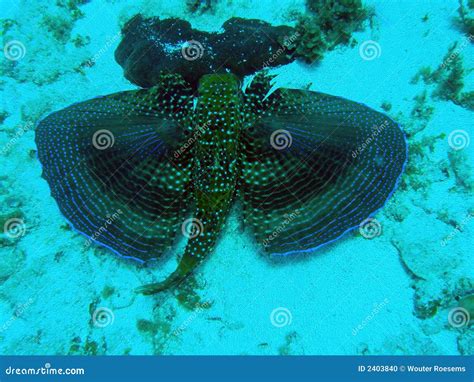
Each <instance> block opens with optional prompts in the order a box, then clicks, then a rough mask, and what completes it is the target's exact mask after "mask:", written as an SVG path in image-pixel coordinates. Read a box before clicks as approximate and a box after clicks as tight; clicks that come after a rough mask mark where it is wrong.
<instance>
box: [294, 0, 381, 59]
mask: <svg viewBox="0 0 474 382" xmlns="http://www.w3.org/2000/svg"><path fill="white" fill-rule="evenodd" d="M307 7H308V9H309V11H310V12H311V13H312V14H310V15H307V16H303V17H302V18H301V19H300V21H299V22H298V25H297V26H296V29H297V31H298V33H299V34H300V35H301V37H300V39H299V41H298V42H297V47H296V51H295V56H298V57H301V58H302V59H303V60H305V61H306V62H308V63H313V62H315V61H318V60H320V59H321V58H322V57H323V56H324V53H325V52H326V51H328V50H332V49H334V48H335V47H336V46H338V45H339V44H344V45H349V44H350V43H351V42H352V43H354V41H353V40H352V33H354V32H355V31H357V30H361V29H362V27H363V24H364V21H365V20H366V19H367V18H369V17H370V16H371V15H372V12H371V11H369V10H368V9H367V8H365V7H364V6H363V5H362V1H361V0H307Z"/></svg>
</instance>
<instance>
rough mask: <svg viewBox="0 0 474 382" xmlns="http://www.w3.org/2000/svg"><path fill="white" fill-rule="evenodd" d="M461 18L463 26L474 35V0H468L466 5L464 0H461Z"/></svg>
mask: <svg viewBox="0 0 474 382" xmlns="http://www.w3.org/2000/svg"><path fill="white" fill-rule="evenodd" d="M459 18H460V22H461V24H462V27H463V29H464V31H465V32H466V33H469V35H471V36H473V35H474V0H467V5H464V0H459Z"/></svg>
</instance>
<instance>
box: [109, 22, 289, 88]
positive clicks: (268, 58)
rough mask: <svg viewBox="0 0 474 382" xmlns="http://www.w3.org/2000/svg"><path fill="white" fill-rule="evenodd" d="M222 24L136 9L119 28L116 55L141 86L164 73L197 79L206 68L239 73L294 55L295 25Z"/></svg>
mask: <svg viewBox="0 0 474 382" xmlns="http://www.w3.org/2000/svg"><path fill="white" fill-rule="evenodd" d="M222 29H223V32H222V33H209V32H203V31H199V30H195V29H193V28H192V27H191V24H190V23H189V22H187V21H184V20H180V19H165V20H160V19H159V18H158V17H152V18H148V19H145V18H143V17H142V16H141V15H136V16H135V17H133V18H132V19H131V20H130V21H129V22H128V23H127V24H126V25H125V26H124V28H123V30H122V35H123V38H122V41H121V43H120V44H119V46H118V47H117V50H116V51H115V59H116V60H117V62H118V63H119V64H120V65H121V66H122V67H123V68H124V74H125V77H126V78H127V79H128V80H129V81H131V82H133V83H134V84H136V85H139V86H141V87H145V88H147V87H151V86H153V85H155V84H156V83H157V82H158V78H159V77H160V76H161V75H162V74H166V73H179V74H181V75H182V76H183V78H184V79H185V80H186V81H187V82H189V83H191V84H192V85H196V84H197V82H198V80H199V78H201V76H203V75H204V74H209V73H219V72H222V73H225V72H229V71H230V72H232V73H234V74H236V75H237V76H239V77H243V76H245V75H248V74H253V73H255V72H256V71H258V70H260V69H263V68H264V67H274V66H278V65H284V64H288V63H289V62H291V61H293V58H291V55H292V53H293V51H294V47H293V42H294V41H295V40H296V37H297V36H298V33H297V32H296V30H295V29H294V28H291V27H288V26H277V27H274V26H272V25H270V24H268V23H266V22H263V21H260V20H247V19H242V18H232V19H229V20H227V21H226V22H225V23H224V24H223V26H222Z"/></svg>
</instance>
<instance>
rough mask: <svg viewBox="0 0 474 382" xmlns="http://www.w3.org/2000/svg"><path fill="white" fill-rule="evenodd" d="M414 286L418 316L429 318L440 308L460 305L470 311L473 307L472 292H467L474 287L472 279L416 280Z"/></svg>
mask: <svg viewBox="0 0 474 382" xmlns="http://www.w3.org/2000/svg"><path fill="white" fill-rule="evenodd" d="M414 288H415V295H414V304H415V314H416V316H417V317H419V318H422V319H426V318H430V317H433V316H434V315H436V314H437V313H438V311H439V310H441V309H447V308H450V309H451V308H453V307H455V306H461V307H463V308H465V309H467V310H468V311H470V312H471V311H472V309H473V306H472V294H469V293H472V290H473V288H474V281H473V280H472V279H469V278H459V279H457V280H455V281H445V282H444V283H440V282H436V281H430V280H418V281H417V282H416V283H415V285H414ZM458 301H459V302H458ZM444 313H445V312H443V314H444ZM473 313H474V312H473Z"/></svg>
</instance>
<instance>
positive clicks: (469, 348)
mask: <svg viewBox="0 0 474 382" xmlns="http://www.w3.org/2000/svg"><path fill="white" fill-rule="evenodd" d="M458 350H459V353H461V355H474V331H472V330H467V331H465V332H463V333H461V334H460V335H459V337H458Z"/></svg>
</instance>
